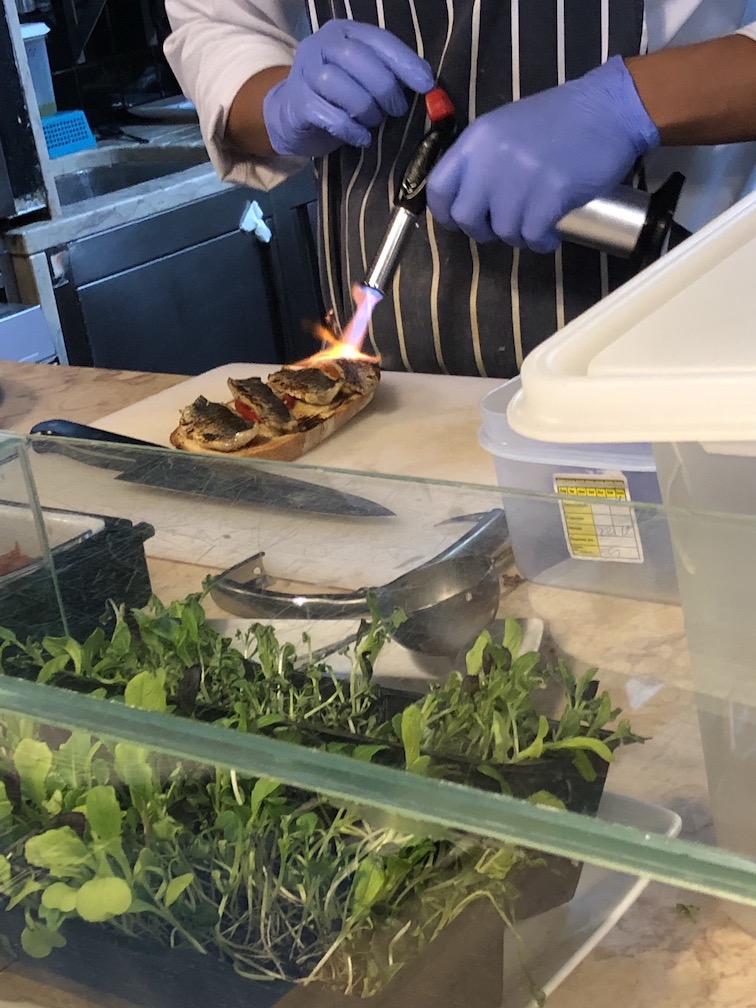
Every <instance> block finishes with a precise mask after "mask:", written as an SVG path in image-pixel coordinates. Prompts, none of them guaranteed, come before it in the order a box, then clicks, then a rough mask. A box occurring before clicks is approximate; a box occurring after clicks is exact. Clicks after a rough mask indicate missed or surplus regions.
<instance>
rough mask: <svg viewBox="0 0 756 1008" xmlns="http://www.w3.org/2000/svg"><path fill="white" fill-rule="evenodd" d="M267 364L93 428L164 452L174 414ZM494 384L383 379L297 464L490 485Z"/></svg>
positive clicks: (221, 393) (392, 374)
mask: <svg viewBox="0 0 756 1008" xmlns="http://www.w3.org/2000/svg"><path fill="white" fill-rule="evenodd" d="M277 367H278V365H275V364H245V363H237V364H224V365H223V366H222V367H218V368H214V369H213V370H212V371H207V372H205V373H204V374H201V375H197V376H196V377H193V378H190V379H189V380H187V381H185V382H181V383H179V384H178V385H174V386H172V387H171V388H169V389H165V390H164V391H162V392H159V393H157V394H156V395H153V396H150V397H149V398H147V399H143V400H142V401H141V402H138V403H135V404H134V405H132V406H128V407H126V409H122V410H119V411H118V412H117V413H111V414H109V415H108V416H105V417H102V418H101V419H99V420H96V421H94V423H95V426H97V427H103V428H104V429H105V430H110V431H115V432H116V433H118V434H127V435H130V436H131V437H137V438H142V439H144V440H145V441H154V442H156V443H157V444H164V445H169V444H170V441H169V437H170V433H171V431H172V430H173V429H174V428H175V427H176V424H177V422H178V418H179V413H180V411H181V409H182V408H183V407H184V406H186V405H187V404H188V403H190V402H192V401H193V400H194V399H196V398H197V396H198V395H204V396H205V397H206V398H208V399H214V400H218V401H221V402H224V401H227V400H228V398H229V396H228V387H227V384H226V382H227V379H228V378H229V377H236V378H246V377H252V376H256V377H259V378H267V376H268V375H269V374H270V372H271V371H275V370H276V368H277ZM500 384H501V379H499V378H472V377H464V376H457V375H426V374H406V373H404V372H397V371H384V372H383V374H382V376H381V382H380V385H379V387H378V390H377V391H376V394H375V397H374V398H373V401H372V402H371V403H370V404H369V405H368V406H367V407H366V409H365V410H363V411H362V412H361V413H360V414H359V415H358V416H356V417H353V418H352V419H351V420H350V421H349V423H347V424H346V425H345V426H344V427H342V428H341V429H340V430H338V431H337V432H336V433H334V434H333V435H332V436H331V437H330V438H328V439H327V440H326V441H323V442H322V443H321V444H319V445H318V446H317V447H315V448H314V449H313V450H312V451H310V452H308V453H307V455H305V456H304V457H303V458H302V462H304V463H306V464H307V465H317V466H326V467H335V468H343V469H357V470H369V471H372V472H381V473H388V474H398V475H404V476H417V477H423V478H428V479H442V480H455V481H458V482H464V483H482V484H484V485H491V486H493V485H495V484H496V474H495V471H494V465H493V459H492V457H491V456H490V455H489V454H488V453H487V452H486V451H484V449H483V448H481V447H480V445H479V444H478V427H479V425H480V402H481V400H482V399H483V397H484V396H485V395H486V393H488V392H490V391H491V389H494V388H496V387H497V386H498V385H500Z"/></svg>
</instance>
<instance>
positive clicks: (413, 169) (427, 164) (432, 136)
mask: <svg viewBox="0 0 756 1008" xmlns="http://www.w3.org/2000/svg"><path fill="white" fill-rule="evenodd" d="M456 132H457V130H456V124H455V121H454V118H453V117H449V118H447V119H442V120H441V121H440V122H438V123H435V124H434V125H433V126H432V127H431V128H430V129H429V130H428V132H427V133H426V134H425V136H424V137H423V139H422V140H421V141H420V143H419V144H418V145H417V148H416V149H415V152H414V154H413V155H412V157H411V159H410V162H409V164H408V165H407V168H406V170H405V172H404V175H403V177H402V181H401V182H400V183H399V189H398V191H397V194H396V200H395V205H396V206H399V207H402V208H403V209H405V210H408V211H409V212H410V213H411V214H414V215H415V216H416V217H417V216H419V215H420V214H421V213H423V211H424V210H425V185H426V183H427V181H428V176H429V175H430V173H431V170H432V169H433V166H434V165H435V164H436V162H437V161H438V159H439V158H440V157H441V155H442V154H443V153H444V152H445V151H446V150H448V149H449V147H450V146H451V144H452V141H453V140H454V137H455V136H456Z"/></svg>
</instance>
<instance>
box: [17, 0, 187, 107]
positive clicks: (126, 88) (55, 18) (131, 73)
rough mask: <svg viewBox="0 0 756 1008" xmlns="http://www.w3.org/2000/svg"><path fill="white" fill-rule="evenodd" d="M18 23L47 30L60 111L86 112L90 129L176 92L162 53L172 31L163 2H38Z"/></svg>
mask: <svg viewBox="0 0 756 1008" xmlns="http://www.w3.org/2000/svg"><path fill="white" fill-rule="evenodd" d="M22 19H23V20H25V21H44V22H45V23H46V24H47V25H48V26H49V27H50V34H49V35H48V36H47V46H48V54H49V58H50V67H51V70H52V74H53V86H54V88H55V97H56V100H57V103H58V109H60V110H64V109H84V111H85V112H86V114H87V118H88V119H89V122H90V124H91V125H92V126H95V127H96V126H98V125H101V124H103V123H105V122H109V123H112V122H121V121H124V120H128V109H129V107H130V106H133V105H139V104H142V103H143V102H147V101H152V100H154V99H157V98H165V97H167V96H169V95H175V94H179V93H180V90H181V89H180V88H179V86H178V84H177V83H176V79H175V78H174V76H173V74H172V73H171V70H170V68H169V66H168V64H167V62H166V60H165V57H164V56H163V51H162V44H163V42H164V40H165V38H166V36H167V35H168V33H169V31H170V28H169V25H168V20H167V18H166V14H165V8H164V5H163V0H37V9H36V10H35V11H33V12H30V13H29V14H25V15H24V16H23V18H22Z"/></svg>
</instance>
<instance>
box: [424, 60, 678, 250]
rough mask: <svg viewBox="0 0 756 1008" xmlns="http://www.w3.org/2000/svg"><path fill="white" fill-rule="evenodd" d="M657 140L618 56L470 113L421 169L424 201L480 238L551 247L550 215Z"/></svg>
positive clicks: (602, 189) (581, 198) (589, 194)
mask: <svg viewBox="0 0 756 1008" xmlns="http://www.w3.org/2000/svg"><path fill="white" fill-rule="evenodd" d="M658 143H659V132H658V130H657V128H656V126H655V124H654V123H653V121H652V120H651V118H650V117H649V115H648V113H647V112H646V110H645V108H644V107H643V103H642V102H641V100H640V98H639V96H638V92H637V91H636V90H635V84H634V82H633V78H632V77H631V75H630V72H629V71H628V69H627V67H626V66H625V63H624V61H623V60H622V59H621V58H620V57H619V56H614V57H612V58H611V59H610V60H609V61H608V62H606V63H604V64H603V65H602V66H600V67H598V68H597V69H595V70H591V71H590V72H589V73H587V74H585V75H584V76H583V77H579V78H578V79H577V80H574V81H568V82H567V83H566V84H562V85H560V86H559V87H555V88H551V89H549V90H548V91H542V92H540V94H535V95H533V96H532V97H530V98H523V99H520V100H519V101H516V102H512V103H511V104H509V105H504V106H502V107H501V108H498V109H495V110H494V111H493V112H488V113H487V114H485V115H482V116H480V117H479V118H478V119H476V120H475V121H474V122H472V123H471V124H470V125H469V126H468V127H467V128H466V129H465V130H464V131H463V132H462V133H461V134H460V136H459V138H458V139H457V140H456V141H455V142H454V144H453V145H452V146H451V147H450V148H449V150H448V151H447V152H446V154H444V156H443V157H442V158H441V160H440V161H439V162H438V164H437V165H436V167H435V168H434V169H433V171H432V172H431V174H430V176H429V178H428V185H427V198H428V209H429V210H430V212H431V213H432V214H433V216H434V217H435V218H436V220H438V222H439V223H440V224H442V225H443V226H445V227H448V228H450V229H457V228H459V229H460V230H462V231H464V233H465V234H466V235H468V236H469V237H470V238H473V239H474V240H475V241H478V242H486V241H493V240H494V239H496V238H499V239H501V240H503V241H505V242H508V243H509V244H510V245H514V246H516V247H518V248H523V247H528V248H531V249H533V250H534V251H536V252H553V251H554V249H556V248H557V247H558V245H559V242H560V238H559V235H558V233H557V231H556V224H557V222H558V221H559V220H560V219H561V218H562V217H563V216H564V215H565V214H566V213H568V211H570V210H574V209H575V208H576V207H579V206H583V205H584V204H586V203H587V202H589V201H590V200H592V199H595V198H596V197H597V196H603V195H606V194H607V193H608V192H610V191H611V190H612V189H613V188H614V187H615V186H616V185H618V184H619V182H621V181H622V179H623V178H624V177H625V176H626V175H627V173H628V171H629V170H630V169H631V168H632V166H633V163H634V162H635V160H636V158H638V157H639V156H641V155H643V154H645V153H646V152H647V151H649V150H651V149H652V148H653V147H655V146H657V145H658Z"/></svg>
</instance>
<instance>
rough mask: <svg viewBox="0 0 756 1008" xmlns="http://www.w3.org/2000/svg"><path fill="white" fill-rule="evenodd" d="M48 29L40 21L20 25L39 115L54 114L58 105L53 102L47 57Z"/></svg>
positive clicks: (53, 96)
mask: <svg viewBox="0 0 756 1008" xmlns="http://www.w3.org/2000/svg"><path fill="white" fill-rule="evenodd" d="M49 32H50V29H49V28H48V27H47V25H46V24H43V23H42V22H41V21H35V22H33V23H31V24H22V25H21V37H22V39H23V40H24V48H25V49H26V59H27V61H28V63H29V70H30V72H31V78H32V83H33V84H34V93H35V94H36V96H37V105H38V106H39V114H40V115H41V116H50V115H54V114H55V112H56V111H57V108H58V106H57V105H56V103H55V91H54V90H53V82H52V74H51V73H50V63H49V61H48V58H47V41H46V36H47V35H48V34H49Z"/></svg>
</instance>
